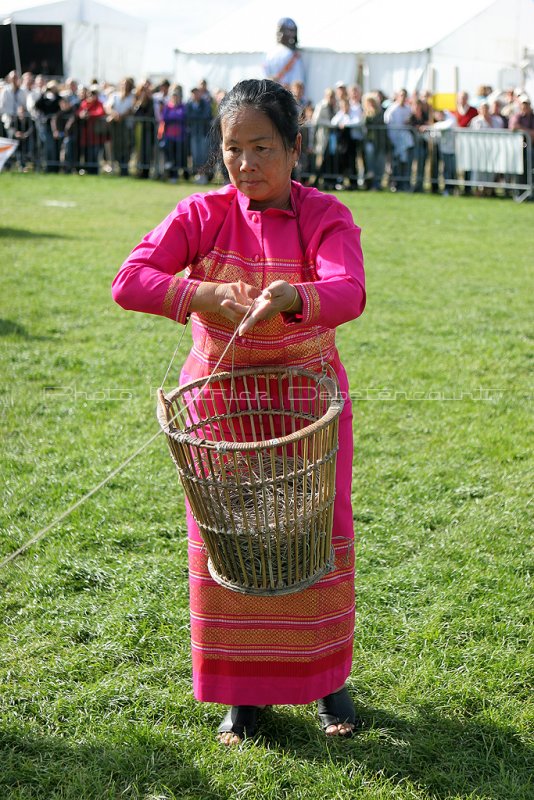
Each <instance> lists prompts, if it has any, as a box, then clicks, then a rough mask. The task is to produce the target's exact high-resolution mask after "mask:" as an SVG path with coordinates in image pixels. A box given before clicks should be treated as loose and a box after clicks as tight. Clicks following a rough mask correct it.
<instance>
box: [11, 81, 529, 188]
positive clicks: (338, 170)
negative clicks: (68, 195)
mask: <svg viewBox="0 0 534 800" xmlns="http://www.w3.org/2000/svg"><path fill="white" fill-rule="evenodd" d="M288 88H290V89H291V91H292V92H293V93H294V95H295V97H296V99H297V101H298V103H299V105H300V106H301V109H302V123H303V127H302V131H303V149H302V157H301V159H300V161H299V164H298V167H297V169H296V171H295V177H297V178H298V179H299V180H302V181H303V182H305V183H316V184H318V185H320V186H321V187H322V188H325V189H332V190H335V189H348V190H351V189H352V190H355V189H365V190H371V191H380V190H382V189H390V190H391V191H410V192H422V191H427V190H428V191H432V192H434V193H438V192H441V193H443V194H453V193H458V192H459V191H460V190H461V191H462V192H463V193H465V194H470V193H471V192H472V191H474V192H476V193H477V194H481V195H494V194H495V193H496V190H499V191H500V193H501V194H503V195H511V194H512V188H513V186H514V184H517V185H519V184H523V185H524V184H525V183H527V184H528V183H529V178H530V185H531V180H532V179H531V176H529V175H528V174H527V170H528V169H530V168H531V166H532V163H531V159H530V158H529V157H527V155H529V154H527V150H529V151H530V152H532V148H533V147H534V113H533V111H532V107H531V104H530V99H529V97H528V96H527V95H525V94H524V92H523V90H521V89H508V90H506V91H494V90H493V89H492V87H489V86H481V87H480V88H479V91H478V96H477V97H476V98H473V100H472V101H470V98H469V97H468V95H467V93H466V92H460V93H459V94H458V96H457V98H456V105H455V107H454V108H451V109H449V110H438V109H437V108H435V107H434V105H433V98H432V96H431V94H430V93H428V92H425V93H419V92H414V93H412V94H411V95H409V94H408V92H407V91H406V89H400V90H399V91H398V92H397V93H396V94H395V96H394V97H392V98H388V97H386V96H385V95H384V93H383V92H381V91H380V90H375V91H371V92H367V93H365V94H362V91H361V89H360V87H359V86H357V85H354V84H353V85H349V86H346V85H345V84H344V83H343V82H342V81H339V82H338V83H337V84H336V85H335V86H334V87H331V88H330V87H329V88H327V89H326V90H325V93H324V96H323V98H322V99H321V100H320V101H319V102H312V101H311V100H310V99H307V98H306V95H305V86H304V84H303V82H302V81H295V82H293V83H292V84H291V85H290V86H289V87H288ZM223 96H224V90H223V89H219V90H216V91H215V92H213V94H211V93H210V91H209V89H208V87H207V84H206V81H201V82H200V84H199V85H198V86H195V87H193V88H192V89H191V90H190V91H189V92H188V96H187V99H186V98H185V97H184V90H183V88H182V87H181V86H180V85H178V84H171V83H170V82H169V81H167V80H164V81H162V82H161V83H159V84H158V85H154V84H153V83H151V82H150V81H149V80H144V81H142V82H140V83H138V84H137V85H136V83H135V81H134V80H133V79H132V78H130V77H125V78H123V80H121V81H120V83H119V84H118V85H111V84H108V83H105V82H103V83H101V82H98V81H97V80H96V79H95V80H93V81H92V82H91V83H90V84H89V85H81V84H79V83H78V82H77V81H76V80H75V79H73V78H67V79H66V80H65V81H63V82H62V83H59V82H58V81H56V80H48V79H46V78H45V77H44V76H42V75H36V76H34V75H32V74H31V73H24V74H23V75H22V76H21V77H19V76H18V75H17V74H16V73H15V72H11V73H10V74H9V75H8V76H7V77H6V79H5V81H4V82H3V85H0V135H3V136H7V137H9V138H12V139H16V140H17V141H18V142H19V146H18V148H17V150H16V152H15V154H14V156H13V157H12V159H11V163H10V164H8V168H18V169H20V170H22V171H27V170H28V169H41V170H44V171H46V172H64V173H73V172H79V173H82V174H83V173H89V174H97V173H98V172H99V171H101V170H103V171H106V172H114V173H116V174H117V175H120V176H126V175H135V176H137V177H139V178H148V177H158V178H163V179H166V180H169V181H172V182H176V181H177V180H178V179H179V178H180V179H183V180H189V179H193V180H195V181H197V182H198V183H207V182H209V181H211V180H213V178H214V175H213V173H212V172H210V171H209V169H207V168H206V166H205V165H206V160H207V156H208V133H209V129H210V125H211V121H212V119H213V116H214V114H215V113H216V109H217V105H218V103H219V102H220V100H221V99H222V97H223ZM466 128H469V129H470V130H473V131H489V130H500V131H501V132H502V131H504V130H506V129H508V130H511V131H517V130H521V131H523V132H524V134H525V148H524V149H525V152H524V169H523V174H522V175H519V176H518V175H507V174H503V173H497V172H496V171H491V170H485V171H483V172H480V171H479V172H466V171H465V170H464V172H463V173H459V172H458V170H457V164H456V156H455V153H456V148H455V135H456V132H457V131H458V130H460V129H466ZM501 186H502V187H503V188H502V189H500V187H501Z"/></svg>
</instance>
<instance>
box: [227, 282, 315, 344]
mask: <svg viewBox="0 0 534 800" xmlns="http://www.w3.org/2000/svg"><path fill="white" fill-rule="evenodd" d="M301 310H302V300H301V298H300V295H299V293H298V291H297V290H296V289H295V287H294V286H293V285H292V284H291V283H287V281H273V283H271V284H270V285H269V286H267V288H266V289H264V290H263V292H262V293H261V295H260V296H259V297H257V298H256V300H255V303H254V307H253V309H252V311H251V312H250V314H249V316H248V317H247V318H246V319H245V320H244V321H243V322H242V323H241V325H240V326H239V335H240V336H243V335H244V334H245V333H246V332H247V331H249V330H250V329H251V328H253V327H254V325H255V324H256V323H257V322H261V321H263V320H268V319H273V317H276V315H277V314H280V313H282V312H283V311H291V312H292V313H299V312H300V311H301Z"/></svg>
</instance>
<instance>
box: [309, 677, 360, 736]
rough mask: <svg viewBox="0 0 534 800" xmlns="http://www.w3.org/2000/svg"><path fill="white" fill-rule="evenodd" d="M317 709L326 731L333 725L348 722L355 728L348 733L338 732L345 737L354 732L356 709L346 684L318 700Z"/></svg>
mask: <svg viewBox="0 0 534 800" xmlns="http://www.w3.org/2000/svg"><path fill="white" fill-rule="evenodd" d="M317 711H318V714H319V719H320V720H321V727H322V729H323V731H326V729H327V728H329V727H330V726H331V725H342V724H343V723H347V724H348V725H352V726H353V729H352V730H350V731H347V732H346V733H338V734H337V736H341V738H343V739H348V738H349V737H351V736H352V734H353V733H354V727H355V725H356V709H355V708H354V703H353V702H352V698H351V696H350V694H349V692H348V689H347V687H346V686H344V687H343V688H342V689H340V690H339V691H338V692H333V693H332V694H327V695H326V697H322V698H321V699H320V700H318V701H317ZM333 735H335V734H333Z"/></svg>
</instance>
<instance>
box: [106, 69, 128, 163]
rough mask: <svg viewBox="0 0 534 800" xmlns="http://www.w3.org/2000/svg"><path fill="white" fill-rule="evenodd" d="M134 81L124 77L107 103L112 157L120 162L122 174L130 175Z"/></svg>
mask: <svg viewBox="0 0 534 800" xmlns="http://www.w3.org/2000/svg"><path fill="white" fill-rule="evenodd" d="M133 90H134V81H133V79H132V78H123V79H122V80H121V82H120V84H119V90H118V91H117V92H113V93H112V94H111V96H110V98H109V100H108V102H107V103H106V104H105V106H104V108H105V110H106V113H107V121H108V123H109V125H110V131H111V157H112V159H113V161H117V162H118V164H119V170H120V175H122V176H126V175H128V164H129V161H130V157H131V155H132V148H133V122H134V120H133V116H132V114H133V106H134V103H135V95H134V91H133Z"/></svg>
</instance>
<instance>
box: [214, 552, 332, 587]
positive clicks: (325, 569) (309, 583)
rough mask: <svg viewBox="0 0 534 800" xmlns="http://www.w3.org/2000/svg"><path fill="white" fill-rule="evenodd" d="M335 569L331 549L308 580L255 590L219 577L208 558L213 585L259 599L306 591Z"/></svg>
mask: <svg viewBox="0 0 534 800" xmlns="http://www.w3.org/2000/svg"><path fill="white" fill-rule="evenodd" d="M335 568H336V565H335V553H334V548H333V547H332V549H331V550H330V559H329V560H328V561H327V562H326V563H325V564H323V566H322V567H321V569H320V570H318V571H317V572H315V573H314V574H313V575H310V576H309V577H308V578H304V580H302V581H298V583H292V584H291V585H290V586H276V587H274V588H268V587H267V588H265V589H264V588H262V587H258V588H256V587H254V586H243V585H242V584H237V583H232V581H229V580H228V579H227V578H224V577H223V576H222V575H219V573H218V572H217V571H216V569H215V567H214V566H213V564H212V561H211V558H208V570H209V573H210V575H211V577H212V578H213V580H214V581H215V583H218V584H219V586H224V588H225V589H231V591H233V592H239V593H240V594H253V595H257V596H261V597H272V596H275V595H276V596H278V595H280V594H294V593H295V592H302V591H303V590H304V589H308V587H310V586H313V584H314V583H317V581H318V580H320V579H321V578H323V577H324V576H325V575H327V574H328V573H329V572H333V571H334V570H335Z"/></svg>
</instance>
